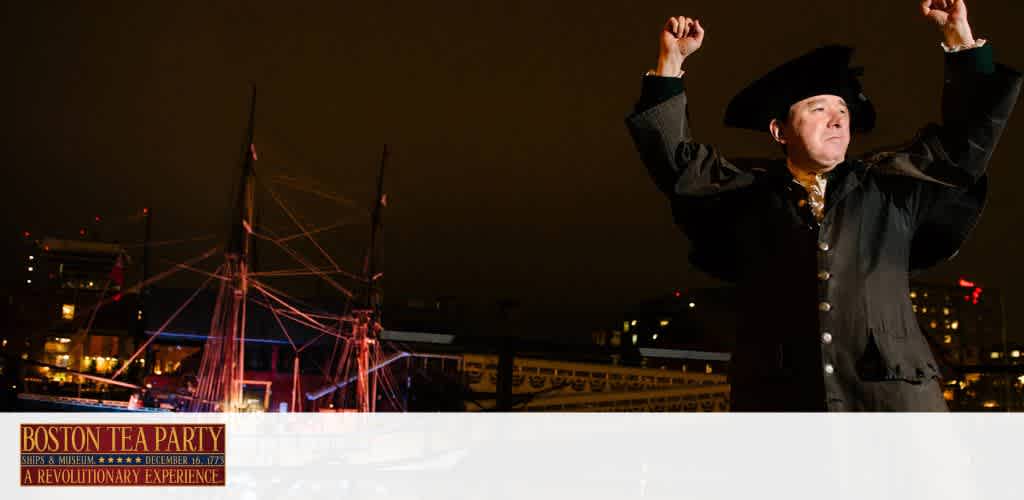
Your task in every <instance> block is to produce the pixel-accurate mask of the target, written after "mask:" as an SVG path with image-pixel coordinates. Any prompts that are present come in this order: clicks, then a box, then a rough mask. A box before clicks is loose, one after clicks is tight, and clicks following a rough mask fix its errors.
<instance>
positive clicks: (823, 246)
mask: <svg viewBox="0 0 1024 500" xmlns="http://www.w3.org/2000/svg"><path fill="white" fill-rule="evenodd" d="M828 249H829V246H828V243H825V242H824V241H819V242H818V250H821V251H822V252H827V251H828Z"/></svg>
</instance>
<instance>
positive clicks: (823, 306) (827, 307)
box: [818, 302, 832, 312]
mask: <svg viewBox="0 0 1024 500" xmlns="http://www.w3.org/2000/svg"><path fill="white" fill-rule="evenodd" d="M818 310H819V311H821V312H829V311H831V310H832V304H829V303H828V302H822V303H820V304H818Z"/></svg>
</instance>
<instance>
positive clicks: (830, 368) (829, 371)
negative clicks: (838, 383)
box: [825, 363, 836, 375]
mask: <svg viewBox="0 0 1024 500" xmlns="http://www.w3.org/2000/svg"><path fill="white" fill-rule="evenodd" d="M835 371H836V368H835V367H834V366H832V364H831V363H825V373H827V374H829V375H832V374H833V373H835Z"/></svg>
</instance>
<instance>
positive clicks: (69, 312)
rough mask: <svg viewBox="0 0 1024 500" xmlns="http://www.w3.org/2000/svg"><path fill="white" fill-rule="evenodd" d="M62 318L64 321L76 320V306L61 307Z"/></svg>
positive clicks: (65, 305) (66, 305)
mask: <svg viewBox="0 0 1024 500" xmlns="http://www.w3.org/2000/svg"><path fill="white" fill-rule="evenodd" d="M60 317H61V318H64V319H75V305H74V304H64V305H62V306H60Z"/></svg>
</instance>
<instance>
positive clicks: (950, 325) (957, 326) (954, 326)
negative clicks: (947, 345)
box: [949, 321, 960, 330]
mask: <svg viewBox="0 0 1024 500" xmlns="http://www.w3.org/2000/svg"><path fill="white" fill-rule="evenodd" d="M949 327H950V328H952V329H953V330H956V329H957V328H960V322H959V321H954V322H952V323H950V324H949Z"/></svg>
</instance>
